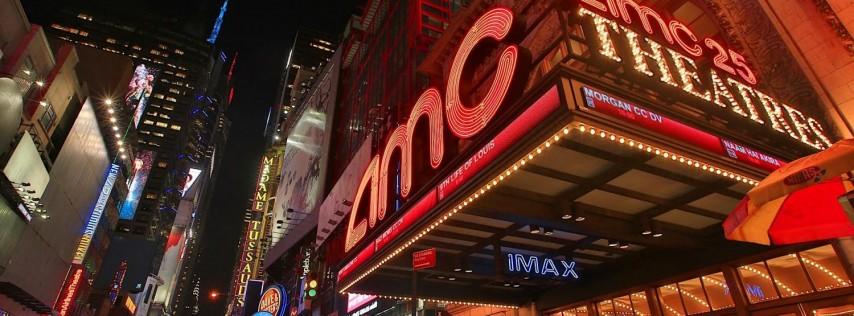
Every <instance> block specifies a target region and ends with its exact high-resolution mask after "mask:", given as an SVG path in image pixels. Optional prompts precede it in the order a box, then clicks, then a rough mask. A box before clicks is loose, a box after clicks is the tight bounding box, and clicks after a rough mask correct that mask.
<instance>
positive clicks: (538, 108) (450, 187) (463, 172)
mask: <svg viewBox="0 0 854 316" xmlns="http://www.w3.org/2000/svg"><path fill="white" fill-rule="evenodd" d="M559 108H560V99H559V94H558V88H557V87H552V88H551V89H549V90H548V91H547V92H546V93H545V94H543V96H541V97H540V98H539V99H537V101H535V102H534V103H533V104H532V105H531V106H530V107H528V109H527V110H525V111H524V112H522V114H520V115H519V116H518V117H516V119H514V120H513V121H512V122H510V124H509V125H507V127H505V128H504V129H503V130H502V131H501V132H499V133H498V134H497V135H495V137H494V138H493V139H492V140H490V141H489V142H487V143H486V145H484V146H483V147H481V149H480V150H478V151H477V152H476V153H475V154H474V155H473V156H472V157H471V158H469V159H468V160H467V161H466V162H464V163H463V164H462V165H461V166H459V167H458V168H457V169H456V170H455V171H454V172H453V173H451V174H450V175H449V176H448V177H446V178H445V180H443V181H442V182H441V183H440V184H439V186H438V187H437V188H435V189H433V190H430V191H429V192H428V193H427V194H426V195H425V196H424V197H422V198H421V200H419V201H418V202H417V203H415V204H414V205H413V206H412V207H411V208H409V209H407V210H406V212H405V213H404V214H403V215H402V216H400V218H399V219H398V220H397V221H396V222H394V223H393V224H391V225H390V226H389V228H388V229H387V230H386V231H384V232H383V233H382V234H381V235H379V237H377V239H376V240H374V242H373V243H372V244H371V245H370V246H368V247H365V248H363V249H362V250H361V251H359V253H358V254H357V255H356V256H355V257H354V258H353V259H352V260H350V262H348V263H347V264H346V265H344V267H342V268H341V270H340V271H338V281H341V280H343V279H344V277H346V276H347V275H349V274H350V273H352V272H353V270H355V269H356V268H357V267H359V266H361V265H362V264H363V263H365V261H367V260H368V259H370V258H371V257H372V256H373V255H374V254H375V253H376V252H378V251H380V250H381V249H382V248H384V247H385V246H386V245H388V244H389V243H391V241H393V240H395V239H396V238H397V237H398V236H399V235H400V234H402V233H403V232H405V231H407V230H408V229H409V228H411V227H412V225H414V224H415V222H416V221H417V220H419V219H421V218H423V217H424V216H426V215H427V212H429V211H430V210H431V209H432V208H433V207H434V206H435V205H436V204H437V203H438V201H440V200H443V199H445V198H446V197H448V196H450V194H451V193H453V192H455V191H456V190H457V189H458V188H459V187H460V186H461V185H462V184H464V183H466V182H467V181H469V180H471V178H472V177H474V176H475V175H476V174H477V173H478V172H480V171H482V170H483V169H484V168H485V167H486V166H488V165H489V163H491V162H492V161H494V160H495V159H496V158H498V156H499V154H500V153H502V152H505V151H506V150H507V149H509V148H510V146H512V145H513V144H514V143H516V142H517V141H519V140H520V139H521V138H522V137H523V136H525V135H526V133H528V132H529V131H531V130H533V129H534V128H536V126H537V125H538V124H540V123H541V122H542V121H543V120H544V119H546V118H547V117H549V116H550V115H552V114H553V113H554V112H555V111H556V110H558V109H559Z"/></svg>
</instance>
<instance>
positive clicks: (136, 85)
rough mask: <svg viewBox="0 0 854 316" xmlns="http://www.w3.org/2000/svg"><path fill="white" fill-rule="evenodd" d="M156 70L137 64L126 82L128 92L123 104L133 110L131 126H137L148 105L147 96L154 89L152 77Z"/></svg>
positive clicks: (154, 75) (149, 95) (155, 74)
mask: <svg viewBox="0 0 854 316" xmlns="http://www.w3.org/2000/svg"><path fill="white" fill-rule="evenodd" d="M156 76H157V70H156V69H154V68H149V67H146V66H145V64H139V65H137V66H136V68H135V69H134V71H133V77H131V79H130V83H128V92H127V94H126V95H125V106H127V107H128V109H130V110H131V111H132V112H133V126H139V121H140V120H142V114H143V113H144V112H145V107H146V106H147V105H148V98H149V97H151V91H152V90H153V89H154V77H156Z"/></svg>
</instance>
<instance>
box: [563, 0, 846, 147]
mask: <svg viewBox="0 0 854 316" xmlns="http://www.w3.org/2000/svg"><path fill="white" fill-rule="evenodd" d="M605 1H606V0H580V3H582V4H584V6H582V7H581V8H578V11H577V13H578V16H580V17H581V20H582V23H583V26H584V30H585V34H586V35H587V37H588V38H589V39H590V44H591V51H592V52H594V53H595V54H594V56H596V57H597V58H594V59H593V60H594V61H596V62H598V63H602V64H603V66H605V68H610V67H613V66H619V67H621V68H622V69H623V71H622V72H619V73H618V74H617V75H618V76H620V77H629V78H635V77H638V75H640V76H639V77H647V78H648V79H652V80H653V81H658V82H657V84H658V86H656V87H654V88H656V89H662V91H661V92H662V93H665V94H671V93H673V92H674V91H673V90H682V91H681V92H683V93H685V94H687V95H689V96H691V97H692V98H695V100H697V101H700V100H702V101H704V102H703V103H704V104H708V105H712V106H714V107H720V108H722V109H728V110H729V111H731V112H732V113H734V114H736V116H740V117H744V118H748V119H750V121H752V122H753V123H755V124H760V125H765V126H768V127H770V129H773V130H774V131H775V132H778V133H782V134H784V135H788V136H789V137H791V138H793V139H795V140H798V141H800V142H802V143H804V144H807V145H809V146H812V147H814V148H817V149H824V148H827V147H829V146H830V145H831V143H832V142H831V141H830V139H829V137H828V136H827V135H826V133H825V129H824V127H823V126H822V124H821V123H819V121H818V120H816V119H815V118H813V117H809V116H807V115H804V113H802V112H800V111H799V110H797V109H795V108H793V107H792V106H790V105H788V104H785V103H784V102H781V101H780V100H777V99H775V98H773V97H771V96H769V95H767V94H765V93H764V92H762V91H759V90H757V89H755V88H754V87H752V86H751V85H749V84H755V83H756V77H755V75H754V74H753V71H752V70H751V69H750V67H748V66H747V64H746V62H745V59H744V57H743V56H742V55H740V54H738V53H736V52H734V51H732V50H729V49H725V48H724V47H723V45H721V44H720V43H719V42H717V41H716V40H714V39H711V38H705V39H704V40H703V41H702V44H704V45H705V46H701V45H700V43H701V41H700V40H699V39H697V38H696V36H695V35H694V34H693V33H692V32H691V30H690V29H689V28H688V27H686V26H685V25H683V24H682V23H680V22H679V21H675V20H672V21H665V20H664V19H662V18H661V16H660V15H659V14H658V13H656V12H655V11H654V10H653V9H651V8H649V7H647V6H643V5H638V4H637V3H636V2H634V1H632V0H607V3H605ZM629 9H631V10H632V11H633V13H632V14H630V13H629ZM635 16H637V19H635ZM612 18H614V19H616V18H621V19H620V20H621V21H622V22H624V24H627V25H631V24H632V23H633V22H635V23H637V21H639V22H640V24H641V25H642V26H643V29H644V30H645V31H646V33H648V34H660V35H661V36H662V37H664V39H665V40H666V41H667V42H668V43H670V44H674V43H675V44H676V45H673V46H674V47H675V46H679V47H680V48H681V51H684V52H686V53H687V55H685V54H683V53H682V52H681V51H679V50H678V49H671V48H669V47H665V46H664V45H662V44H660V43H658V42H656V41H655V40H652V39H651V38H648V37H645V36H644V35H642V34H639V32H635V31H634V30H632V29H630V28H628V27H626V26H624V25H621V24H618V23H617V22H616V21H615V20H611V19H612ZM704 47H705V48H706V50H704ZM701 56H705V57H706V58H708V59H709V60H710V61H711V62H712V64H714V65H715V67H698V64H697V62H696V61H695V60H694V58H697V57H701ZM719 70H723V71H724V72H726V73H728V74H730V75H732V76H737V77H740V78H741V80H736V79H734V78H732V77H729V76H726V74H723V75H721V74H719ZM743 81H744V82H747V83H749V84H745V83H743ZM642 82H648V81H643V80H642Z"/></svg>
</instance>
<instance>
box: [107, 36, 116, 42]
mask: <svg viewBox="0 0 854 316" xmlns="http://www.w3.org/2000/svg"><path fill="white" fill-rule="evenodd" d="M107 43H110V44H115V43H116V39H115V38H109V37H108V38H107Z"/></svg>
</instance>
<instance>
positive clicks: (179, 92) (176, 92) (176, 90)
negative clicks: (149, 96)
mask: <svg viewBox="0 0 854 316" xmlns="http://www.w3.org/2000/svg"><path fill="white" fill-rule="evenodd" d="M169 92H172V93H174V94H181V90H178V89H175V88H169Z"/></svg>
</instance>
